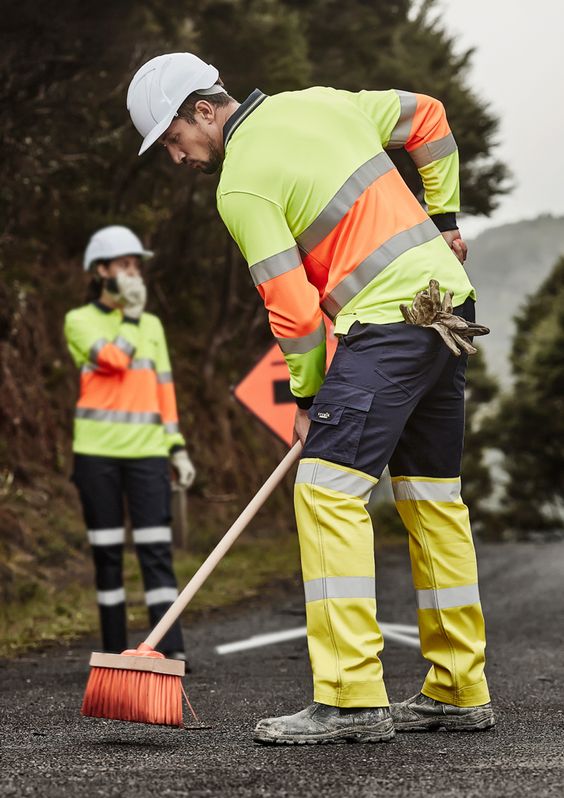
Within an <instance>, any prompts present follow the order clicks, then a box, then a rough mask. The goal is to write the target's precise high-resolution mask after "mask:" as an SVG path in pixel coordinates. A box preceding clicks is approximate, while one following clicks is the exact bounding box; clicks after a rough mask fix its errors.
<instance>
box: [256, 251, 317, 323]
mask: <svg viewBox="0 0 564 798" xmlns="http://www.w3.org/2000/svg"><path fill="white" fill-rule="evenodd" d="M257 288H258V292H259V294H260V295H261V297H262V298H263V300H264V303H265V305H266V306H267V308H268V317H269V320H270V326H271V329H272V332H273V333H274V335H275V336H276V337H277V338H298V337H300V336H302V335H309V333H312V332H315V330H317V328H318V327H319V325H320V324H321V311H320V309H319V293H318V291H317V289H316V288H315V286H313V285H311V283H309V282H308V280H307V276H306V273H305V271H304V268H303V267H302V266H301V265H300V266H298V267H297V268H295V269H292V270H291V271H289V272H285V273H284V274H280V275H278V277H273V278H272V280H267V281H266V282H264V283H261V284H260V285H259V286H257ZM298 314H299V317H298Z"/></svg>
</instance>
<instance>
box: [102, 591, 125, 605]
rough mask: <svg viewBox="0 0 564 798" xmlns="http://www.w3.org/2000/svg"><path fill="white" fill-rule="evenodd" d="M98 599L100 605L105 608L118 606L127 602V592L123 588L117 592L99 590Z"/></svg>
mask: <svg viewBox="0 0 564 798" xmlns="http://www.w3.org/2000/svg"><path fill="white" fill-rule="evenodd" d="M96 599H97V600H98V604H101V605H102V606H103V607H113V606H115V605H116V604H123V602H124V601H125V590H124V588H123V587H118V588H116V590H97V591H96Z"/></svg>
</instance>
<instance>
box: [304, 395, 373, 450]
mask: <svg viewBox="0 0 564 798" xmlns="http://www.w3.org/2000/svg"><path fill="white" fill-rule="evenodd" d="M373 399H374V392H373V391H368V390H366V388H357V387H356V386H355V385H349V384H348V383H345V382H329V383H325V384H324V385H322V387H321V389H320V391H319V393H318V394H317V396H316V397H315V401H314V403H313V405H312V406H311V408H310V410H309V411H308V416H309V418H310V419H311V421H312V422H313V423H312V426H311V429H310V434H309V437H308V440H307V444H306V448H307V451H306V452H305V456H306V457H321V458H324V459H328V460H331V459H335V460H337V461H339V462H341V463H344V464H345V465H353V464H354V462H355V460H356V455H357V452H358V447H359V444H360V439H361V437H362V433H363V430H364V425H365V424H366V418H367V415H368V411H369V410H370V407H371V406H372V400H373Z"/></svg>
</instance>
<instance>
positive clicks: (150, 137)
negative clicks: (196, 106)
mask: <svg viewBox="0 0 564 798" xmlns="http://www.w3.org/2000/svg"><path fill="white" fill-rule="evenodd" d="M182 102H183V101H181V102H180V103H179V106H178V107H179V108H180V105H181V104H182ZM177 110H178V109H177ZM175 116H176V111H172V112H171V113H170V114H169V115H168V116H166V117H165V118H164V119H163V120H161V121H160V122H159V123H158V125H155V127H154V128H153V129H152V130H151V132H150V133H147V135H146V136H145V138H144V139H143V144H142V145H141V147H140V148H139V152H138V153H137V155H138V156H139V155H143V153H144V152H147V150H148V149H149V147H152V146H153V144H154V143H155V141H156V140H157V139H158V138H160V136H162V134H163V133H164V132H165V131H166V130H167V129H168V128H169V127H170V125H171V124H172V120H173V119H174V117H175Z"/></svg>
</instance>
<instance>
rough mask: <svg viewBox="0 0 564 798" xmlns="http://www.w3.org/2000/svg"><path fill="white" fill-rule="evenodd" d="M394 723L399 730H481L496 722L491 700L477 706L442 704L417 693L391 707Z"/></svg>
mask: <svg viewBox="0 0 564 798" xmlns="http://www.w3.org/2000/svg"><path fill="white" fill-rule="evenodd" d="M390 710H391V712H392V718H393V721H394V726H395V729H396V731H398V732H408V731H434V730H435V729H447V730H448V731H484V730H485V729H491V728H492V727H493V726H495V718H494V713H493V709H492V705H491V704H483V705H482V706H480V707H455V706H454V705H453V704H443V703H442V702H441V701H435V699H434V698H429V697H428V696H426V695H423V693H418V694H417V695H415V696H413V698H408V699H407V701H402V702H401V703H400V704H392V705H391V707H390Z"/></svg>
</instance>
